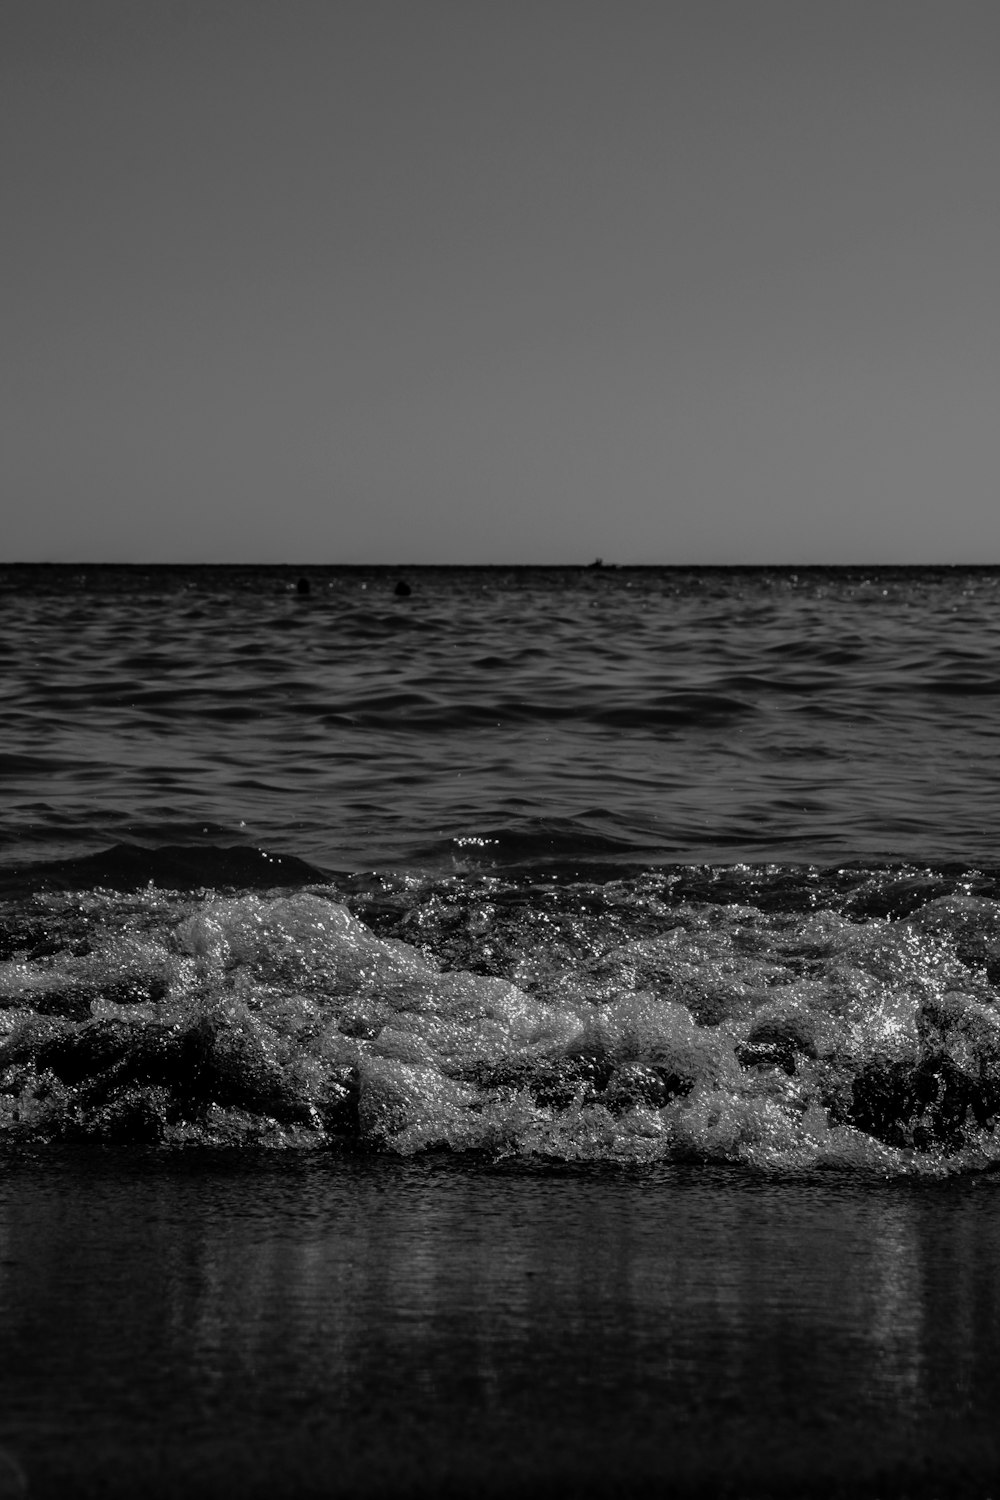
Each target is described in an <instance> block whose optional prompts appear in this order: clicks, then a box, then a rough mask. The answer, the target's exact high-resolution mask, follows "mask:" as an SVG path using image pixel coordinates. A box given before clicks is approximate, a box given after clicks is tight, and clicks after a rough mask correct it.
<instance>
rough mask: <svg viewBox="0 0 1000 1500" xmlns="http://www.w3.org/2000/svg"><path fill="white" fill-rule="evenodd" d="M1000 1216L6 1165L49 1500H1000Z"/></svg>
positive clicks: (383, 1175) (737, 1186)
mask: <svg viewBox="0 0 1000 1500" xmlns="http://www.w3.org/2000/svg"><path fill="white" fill-rule="evenodd" d="M998 1267H1000V1198H998V1196H997V1190H996V1186H995V1184H994V1183H993V1182H992V1181H991V1180H990V1179H982V1180H980V1182H979V1184H978V1185H976V1184H975V1183H974V1182H971V1181H966V1182H964V1183H960V1184H938V1185H935V1186H926V1185H925V1186H921V1187H915V1186H913V1185H902V1184H894V1185H881V1184H878V1183H874V1184H868V1185H859V1184H858V1183H857V1182H852V1183H847V1182H843V1183H841V1182H838V1181H835V1180H831V1179H829V1178H826V1179H823V1180H819V1179H817V1180H814V1181H812V1182H795V1183H790V1182H784V1183H771V1182H767V1181H763V1180H759V1179H757V1180H754V1179H749V1180H748V1179H747V1178H746V1177H743V1178H739V1177H737V1176H735V1175H731V1174H726V1173H723V1172H719V1173H715V1172H706V1171H700V1172H694V1171H692V1172H684V1171H678V1170H676V1169H674V1170H672V1171H661V1172H658V1173H656V1174H651V1173H649V1172H646V1173H641V1174H640V1173H633V1174H630V1175H626V1174H623V1173H620V1172H615V1171H611V1170H607V1169H603V1170H599V1171H593V1170H582V1169H574V1170H567V1171H565V1172H562V1173H559V1174H556V1175H553V1173H552V1172H551V1171H549V1172H548V1173H547V1174H546V1175H544V1176H542V1175H540V1174H538V1175H536V1174H533V1173H532V1172H531V1171H530V1170H529V1169H525V1168H523V1167H522V1168H520V1169H518V1170H516V1171H515V1170H513V1169H511V1170H510V1171H509V1172H505V1171H503V1170H501V1169H495V1170H493V1171H490V1172H484V1170H483V1169H482V1166H481V1165H480V1166H479V1167H478V1168H476V1169H475V1170H473V1169H471V1168H470V1167H469V1166H467V1165H462V1164H458V1165H456V1164H454V1163H453V1162H451V1161H450V1160H449V1159H447V1158H438V1159H435V1160H432V1161H426V1160H425V1161H423V1162H406V1163H400V1162H386V1161H370V1160H358V1159H355V1160H353V1161H347V1162H344V1161H338V1160H336V1159H334V1158H333V1157H330V1156H312V1157H309V1158H308V1159H290V1158H289V1157H288V1156H282V1157H279V1156H278V1155H276V1154H275V1155H271V1156H268V1155H266V1154H262V1155H260V1156H256V1157H253V1158H250V1159H242V1160H236V1159H232V1158H230V1159H227V1158H225V1157H222V1156H219V1155H216V1156H214V1157H211V1158H209V1157H199V1158H197V1160H195V1159H192V1158H191V1157H187V1158H183V1159H177V1158H174V1159H169V1158H164V1157H162V1156H160V1157H157V1156H155V1155H150V1156H148V1157H145V1158H141V1157H136V1156H132V1157H128V1156H126V1155H125V1154H124V1153H120V1154H117V1153H114V1152H104V1153H100V1154H96V1153H95V1154H93V1155H87V1154H75V1155H72V1156H70V1155H67V1156H65V1157H62V1158H60V1159H59V1164H58V1166H57V1165H56V1163H54V1162H53V1160H52V1158H51V1157H48V1158H47V1159H46V1162H45V1164H44V1168H43V1167H41V1166H39V1165H36V1164H34V1163H32V1162H29V1161H20V1162H16V1163H8V1165H7V1167H6V1169H5V1176H4V1182H3V1187H2V1189H0V1326H2V1328H3V1346H4V1358H3V1361H2V1365H0V1412H2V1420H0V1446H2V1448H3V1449H4V1450H6V1451H7V1452H8V1453H9V1454H10V1455H11V1456H12V1457H13V1458H14V1459H16V1461H17V1462H18V1463H19V1464H20V1465H21V1466H22V1467H23V1469H24V1471H25V1473H26V1474H27V1477H28V1482H29V1485H30V1491H29V1493H30V1494H31V1495H32V1496H38V1497H45V1496H56V1495H66V1494H69V1493H72V1494H75V1495H76V1494H79V1495H98V1494H100V1495H118V1494H122V1495H125V1494H132V1493H136V1492H138V1491H139V1489H140V1488H141V1490H142V1491H144V1492H145V1494H146V1495H147V1496H150V1497H153V1496H157V1495H161V1494H162V1495H167V1494H173V1493H178V1494H179V1493H185V1494H192V1495H206V1496H209V1495H211V1496H216V1495H224V1494H229V1493H237V1492H238V1493H242V1494H248V1495H258V1494H259V1495H265V1494H276V1493H277V1494H281V1495H285V1494H290V1495H298V1494H302V1495H310V1494H358V1495H374V1494H397V1493H398V1494H403V1493H406V1494H410V1493H412V1494H423V1493H426V1494H431V1493H436V1492H441V1491H448V1492H453V1493H456V1494H458V1493H461V1494H467V1493H470V1491H471V1490H473V1489H478V1490H479V1491H480V1492H482V1493H497V1494H501V1493H510V1492H512V1491H513V1489H514V1488H518V1489H519V1490H520V1491H521V1492H524V1491H525V1490H527V1491H529V1492H534V1491H535V1490H537V1492H538V1493H542V1492H543V1491H547V1492H549V1493H552V1492H556V1493H561V1492H566V1493H570V1492H572V1493H581V1494H595V1495H596V1494H605V1493H609V1490H610V1489H611V1488H612V1487H613V1485H614V1484H619V1485H620V1486H622V1487H623V1488H624V1489H625V1490H631V1489H632V1488H633V1487H634V1486H636V1485H640V1484H643V1483H654V1484H658V1485H660V1486H663V1485H664V1484H667V1485H672V1486H673V1487H674V1488H675V1490H676V1492H677V1493H702V1492H704V1493H719V1491H720V1489H723V1490H725V1489H735V1490H738V1491H740V1492H741V1493H748V1494H752V1493H753V1494H762V1493H778V1492H787V1493H797V1494H803V1493H831V1494H834V1493H836V1494H839V1493H847V1492H848V1491H851V1492H854V1493H866V1494H871V1495H874V1494H878V1493H899V1492H902V1491H903V1490H905V1491H906V1492H907V1493H913V1494H928V1495H930V1494H946V1493H947V1494H968V1495H974V1494H984V1495H985V1494H986V1493H987V1489H986V1488H984V1486H986V1485H988V1483H989V1480H990V1478H991V1476H993V1475H994V1474H995V1473H996V1465H997V1441H996V1437H995V1431H996V1428H997V1426H998V1424H997V1421H996V1418H997V1414H998V1411H1000V1339H998V1335H1000V1295H998V1274H1000V1272H998Z"/></svg>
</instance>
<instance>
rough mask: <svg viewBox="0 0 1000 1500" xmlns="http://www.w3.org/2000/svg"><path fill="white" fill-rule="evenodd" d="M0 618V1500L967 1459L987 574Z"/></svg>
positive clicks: (973, 1433)
mask: <svg viewBox="0 0 1000 1500" xmlns="http://www.w3.org/2000/svg"><path fill="white" fill-rule="evenodd" d="M0 651H2V658H0V660H2V673H0V682H2V692H3V697H2V719H0V724H2V734H0V777H2V787H3V799H2V803H0V1328H2V1329H3V1335H2V1336H3V1340H4V1350H5V1356H4V1359H3V1362H2V1365H0V1497H2V1496H14V1495H18V1496H23V1495H30V1496H38V1497H49V1496H53V1497H54V1496H66V1495H70V1496H76V1495H79V1496H95V1497H96V1496H102V1497H105V1496H118V1495H121V1496H132V1495H135V1494H139V1493H144V1494H146V1495H147V1496H148V1497H150V1500H152V1497H158V1496H204V1497H206V1500H216V1497H221V1496H227V1495H230V1494H232V1495H241V1496H242V1495H246V1496H258V1495H259V1496H279V1497H280V1496H284V1495H289V1496H313V1495H316V1496H319V1495H338V1496H356V1497H359V1500H360V1497H365V1500H367V1497H372V1496H387V1497H388V1496H404V1495H405V1496H413V1497H417V1496H430V1495H455V1496H465V1495H482V1496H500V1495H514V1494H518V1495H522V1494H524V1495H531V1494H538V1495H542V1494H545V1495H552V1496H559V1495H567V1496H570V1495H574V1496H576V1495H579V1496H605V1495H608V1496H610V1495H632V1494H636V1493H639V1492H643V1493H651V1494H656V1495H660V1494H662V1495H676V1496H678V1497H682V1496H683V1497H689V1496H691V1497H693V1496H729V1497H733V1500H737V1497H742V1496H748V1497H749V1496H769V1495H782V1496H786V1495H787V1496H800V1495H824V1496H847V1495H865V1496H869V1497H875V1496H882V1497H891V1496H900V1497H902V1496H914V1497H916V1496H921V1497H932V1496H952V1495H954V1496H959V1495H961V1496H967V1497H970V1500H971V1497H980V1500H985V1497H986V1496H989V1495H991V1494H998V1493H1000V1449H998V1437H997V1433H998V1432H1000V1197H998V1191H997V1189H998V1185H1000V1174H998V1170H997V1168H998V1164H1000V1138H998V1134H997V1118H998V1114H1000V990H998V986H1000V858H998V854H997V843H996V834H995V830H996V828H997V827H998V826H1000V772H998V759H997V736H998V723H997V702H998V697H1000V665H998V663H1000V569H994V568H987V567H982V568H974V567H963V568H871V569H867V570H866V569H855V568H798V569H789V568H753V569H751V568H745V569H744V568H718V569H712V568H703V569H690V568H626V567H620V568H617V567H605V566H596V565H595V566H592V567H589V568H562V569H560V568H394V569H389V568H383V569H375V568H346V567H344V568H336V567H320V566H315V567H312V566H305V565H303V566H299V567H296V568H277V567H275V568H250V567H146V568H142V567H113V566H96V565H95V566H86V567H85V566H41V565H39V566H27V565H25V566H7V567H0Z"/></svg>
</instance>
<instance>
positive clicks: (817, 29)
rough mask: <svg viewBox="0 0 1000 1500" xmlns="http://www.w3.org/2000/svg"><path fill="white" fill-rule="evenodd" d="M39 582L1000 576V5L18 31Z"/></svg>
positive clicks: (188, 15)
mask: <svg viewBox="0 0 1000 1500" xmlns="http://www.w3.org/2000/svg"><path fill="white" fill-rule="evenodd" d="M0 163H2V182H3V195H2V201H3V221H4V228H3V233H2V235H0V288H2V291H0V299H2V301H0V306H2V324H0V327H2V340H3V359H2V364H0V368H2V377H0V378H2V401H0V417H2V433H0V486H2V488H0V496H2V500H0V505H2V511H3V521H2V526H0V557H2V558H4V559H5V560H34V559H52V560H65V561H73V560H91V561H98V560H111V561H178V562H189V561H190V562H198V561H206V562H210V561H260V562H269V561H273V562H282V561H291V562H331V563H332V562H390V563H391V562H397V561H402V562H414V563H416V562H434V561H441V562H561V561H566V562H573V561H576V562H586V561H589V560H590V559H591V558H592V557H594V556H597V555H601V556H603V557H604V559H605V560H606V561H616V562H623V563H624V562H693V563H698V562H723V563H724V562H875V561H886V562H893V561H895V562H919V561H942V562H950V561H984V562H987V561H989V562H1000V535H998V527H1000V504H998V498H1000V5H998V4H997V3H996V0H982V3H979V0H935V3H927V0H679V3H673V0H658V3H646V0H601V3H590V0H493V3H481V0H401V3H382V0H357V3H355V0H323V3H317V0H172V3H171V0H143V3H141V4H139V3H136V0H55V3H54V0H3V5H2V6H0Z"/></svg>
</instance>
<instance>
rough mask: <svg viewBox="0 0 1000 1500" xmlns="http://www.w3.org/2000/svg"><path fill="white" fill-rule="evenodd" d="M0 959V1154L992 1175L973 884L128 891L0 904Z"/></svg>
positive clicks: (995, 1151) (348, 885)
mask: <svg viewBox="0 0 1000 1500" xmlns="http://www.w3.org/2000/svg"><path fill="white" fill-rule="evenodd" d="M0 935H2V947H0V955H2V957H3V961H2V962H0V1141H3V1142H4V1143H5V1144H6V1145H7V1146H8V1147H14V1148H16V1147H21V1146H24V1145H31V1146H32V1147H37V1146H40V1145H42V1144H44V1143H50V1142H72V1141H116V1142H123V1141H125V1142H136V1143H144V1144H147V1145H159V1146H163V1147H170V1146H174V1147H181V1146H191V1145H195V1146H197V1145H210V1146H220V1145H229V1146H275V1147H284V1148H291V1147H300V1148H328V1149H337V1150H350V1151H358V1150H362V1151H374V1152H393V1153H403V1154H411V1153H415V1152H424V1151H434V1150H448V1151H452V1152H469V1153H481V1154H483V1155H484V1156H485V1157H487V1158H490V1159H494V1158H497V1157H503V1156H520V1157H533V1158H536V1159H550V1160H554V1161H565V1160H605V1161H614V1162H620V1163H646V1162H652V1161H685V1162H692V1163H713V1164H715V1163H731V1164H736V1165H738V1166H741V1167H743V1168H746V1169H755V1170H760V1171H766V1172H769V1173H799V1172H803V1171H805V1172H812V1171H816V1170H820V1169H838V1170H842V1171H851V1172H864V1173H878V1174H882V1175H898V1174H930V1175H940V1174H946V1173H952V1172H969V1171H977V1170H983V1169H988V1168H992V1167H994V1166H995V1165H996V1164H997V1162H998V1160H1000V1144H998V1139H997V1131H996V1124H997V1116H998V1114H1000V997H998V992H997V988H996V985H997V983H998V982H1000V900H997V899H996V893H995V882H994V879H993V877H991V876H989V875H984V874H981V873H980V874H976V873H975V872H970V871H961V872H959V871H956V870H955V869H954V868H949V869H945V868H943V867H942V868H941V869H938V870H918V869H913V868H899V867H895V868H881V869H868V870H862V869H853V868H848V869H840V870H837V871H825V872H824V871H817V870H805V869H800V868H796V867H791V866H767V867H751V866H738V867H726V868H717V869H708V868H705V867H699V868H683V869H682V868H674V869H670V870H663V869H659V870H655V871H651V870H647V871H644V872H638V873H633V874H630V875H629V876H628V877H626V878H618V879H615V880H610V881H607V882H605V883H581V882H578V881H572V880H562V881H559V880H555V879H553V878H552V877H551V876H548V877H545V878H539V877H538V875H537V873H536V874H535V875H533V876H532V875H525V876H520V877H518V876H516V875H512V876H505V877H503V878H501V877H499V876H496V875H482V874H475V873H473V874H468V873H466V874H462V875H458V874H456V875H453V876H449V877H441V876H440V875H439V874H438V875H435V876H420V875H416V874H412V873H411V874H408V875H400V876H398V877H390V876H368V877H364V878H362V877H356V878H355V879H354V880H353V881H347V882H343V883H342V884H341V885H340V886H339V887H337V888H335V887H333V886H331V885H328V884H325V883H323V882H316V883H312V884H309V885H305V886H303V887H301V888H299V889H296V890H291V891H289V890H279V889H274V888H272V889H270V890H266V891H248V890H246V889H240V890H232V891H230V892H228V893H227V892H223V891H217V890H211V889H209V890H204V889H202V890H198V891H193V892H192V891H190V890H187V891H185V890H178V889H171V890H167V889H164V888H161V887H159V886H156V885H153V884H148V885H146V886H145V887H143V888H141V889H139V890H137V891H133V892H131V893H128V892H122V891H118V892H114V891H108V890H104V889H90V890H86V891H77V892H72V891H69V892H67V891H49V892H47V893H42V894H36V895H35V896H33V897H31V898H29V899H27V900H25V899H21V900H20V901H18V902H16V903H15V902H10V903H8V905H7V906H6V907H5V908H3V909H2V910H0Z"/></svg>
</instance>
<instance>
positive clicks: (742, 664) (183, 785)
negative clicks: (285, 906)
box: [0, 568, 1000, 870]
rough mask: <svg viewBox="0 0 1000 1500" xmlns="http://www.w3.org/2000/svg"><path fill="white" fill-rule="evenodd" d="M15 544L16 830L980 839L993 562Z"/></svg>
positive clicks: (419, 837)
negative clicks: (226, 553)
mask: <svg viewBox="0 0 1000 1500" xmlns="http://www.w3.org/2000/svg"><path fill="white" fill-rule="evenodd" d="M398 576H399V575H397V574H394V573H392V572H390V571H381V572H380V571H377V570H363V569H342V570H325V571H320V570H314V571H313V572H312V573H311V575H310V577H311V591H310V593H309V595H308V596H301V595H299V594H298V593H296V591H295V577H296V575H295V573H294V572H291V573H288V572H286V573H283V572H282V571H281V570H270V571H267V570H257V571H252V570H247V569H218V568H216V569H212V568H206V569H167V568H160V569H149V570H142V569H114V570H107V569H103V570H102V569H73V568H58V569H42V568H37V569H26V568H7V569H2V570H0V639H2V641H3V647H4V664H3V665H4V682H5V696H4V745H3V751H2V760H0V768H2V770H3V773H4V776H5V781H6V795H5V799H4V815H3V822H2V826H0V832H2V834H3V837H4V839H5V840H6V842H7V849H8V855H7V857H8V858H9V859H14V858H25V859H31V858H37V857H40V856H42V855H44V854H46V853H50V852H55V853H59V854H62V853H67V854H68V853H77V852H82V851H84V850H91V849H93V848H94V847H96V846H99V845H100V844H101V843H102V842H103V843H104V844H108V843H114V842H116V841H118V840H123V839H136V838H138V839H141V840H145V841H152V842H156V841H158V842H160V843H166V842H174V843H176V842H179V841H181V840H182V839H183V840H184V841H189V840H194V841H201V840H205V839H208V840H211V841H213V842H215V843H219V842H226V841H232V840H235V839H240V840H241V841H243V842H247V843H263V844H264V845H266V847H267V848H269V849H270V850H272V851H277V852H288V853H294V854H296V855H298V856H300V857H301V858H304V859H308V860H313V861H315V862H317V863H318V864H320V865H321V866H323V867H324V868H326V869H331V870H341V869H345V868H346V869H353V868H356V867H358V866H359V865H360V866H382V865H385V864H386V863H394V862H400V861H407V862H410V861H413V860H418V861H422V862H426V861H427V860H434V859H443V858H450V857H452V856H456V855H457V856H459V857H460V856H461V853H462V850H463V848H465V849H468V848H469V846H468V845H463V844H461V843H460V842H458V841H460V840H462V839H470V838H484V839H486V838H488V839H490V840H493V841H495V842H491V843H490V844H489V845H488V846H487V847H488V849H489V851H490V854H491V856H492V857H494V858H496V857H499V858H504V859H515V860H523V859H527V860H535V859H538V858H540V857H541V856H542V855H543V854H545V853H547V854H548V855H549V856H550V857H552V858H556V859H561V858H568V859H573V858H578V857H580V856H583V855H586V854H588V853H589V854H590V855H591V856H593V855H594V854H597V853H600V854H603V855H605V856H612V857H619V858H621V857H625V858H629V859H635V858H637V857H638V858H640V859H644V860H645V859H649V860H664V859H676V860H682V861H692V860H694V861H697V860H704V859H719V860H726V861H732V860H747V859H767V860H788V859H795V860H814V861H819V862H822V863H832V862H834V861H838V860H845V859H857V858H862V857H880V858H900V857H905V858H912V859H916V860H919V861H924V860H928V859H961V860H984V859H985V860H989V859H991V858H992V857H993V854H994V849H993V843H992V830H993V828H994V827H995V826H996V823H997V816H998V813H1000V776H998V773H997V768H996V765H995V757H994V741H993V735H994V726H995V705H996V700H997V693H998V690H1000V666H998V662H1000V593H998V588H1000V574H998V573H997V572H996V571H994V570H969V569H940V570H930V569H925V570H919V569H890V570H882V571H872V572H869V573H865V572H861V571H857V570H851V569H843V570H841V569H804V570H799V571H797V572H796V571H793V570H789V569H773V570H768V569H748V570H738V569H714V570H713V569H706V570H698V571H693V570H671V569H631V568H630V569H600V570H588V569H584V570H580V569H565V570H557V569H543V568H539V569H534V568H532V569H518V570H503V569H459V568H450V569H420V570H410V571H409V572H408V574H407V577H408V578H409V580H410V585H411V590H412V591H411V594H410V595H409V596H408V597H404V598H398V597H396V595H395V594H394V592H393V586H394V583H395V581H396V579H397V578H398Z"/></svg>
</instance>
